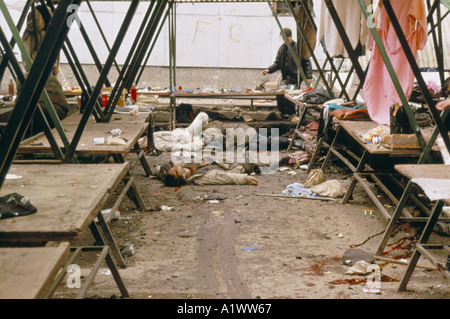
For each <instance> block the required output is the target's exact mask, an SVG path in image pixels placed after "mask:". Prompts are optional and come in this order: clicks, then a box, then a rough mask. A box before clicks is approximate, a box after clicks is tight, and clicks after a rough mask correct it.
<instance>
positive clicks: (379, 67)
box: [363, 0, 427, 125]
mask: <svg viewBox="0 0 450 319" xmlns="http://www.w3.org/2000/svg"><path fill="white" fill-rule="evenodd" d="M391 5H392V8H393V9H394V12H395V15H396V17H397V19H398V21H399V23H400V26H401V27H402V30H403V33H404V35H405V37H406V40H407V41H408V43H409V46H410V48H411V51H412V53H413V55H414V57H415V56H416V54H417V50H422V49H423V47H424V46H425V44H426V42H427V16H426V11H425V0H395V1H391ZM375 25H376V27H377V30H378V33H379V34H380V37H381V41H382V42H383V45H384V47H385V49H386V52H387V54H388V56H389V59H390V61H391V63H392V66H393V68H394V71H395V74H396V75H397V78H398V80H399V82H400V85H401V87H402V89H403V92H404V93H405V96H406V98H407V99H409V97H410V96H411V93H412V90H413V86H414V74H413V72H412V69H411V67H410V65H409V63H408V60H407V58H406V56H405V53H404V52H403V48H402V46H401V44H400V41H399V40H398V37H397V35H396V33H395V30H394V28H393V26H392V24H391V22H390V20H389V17H388V15H387V13H386V9H385V8H384V6H383V4H382V2H381V1H380V2H379V5H378V8H377V12H376V14H375ZM370 50H371V51H372V58H371V61H370V65H369V69H368V72H367V77H366V81H365V83H364V86H363V92H364V99H365V101H366V105H367V110H368V112H369V116H370V118H371V119H372V121H374V122H376V123H378V124H385V125H389V123H390V119H389V107H390V106H391V105H392V104H395V103H399V104H402V103H401V100H400V97H399V95H398V93H397V90H396V89H395V86H394V83H393V82H392V79H391V76H390V75H389V73H388V70H387V68H386V66H385V64H384V61H383V58H382V57H381V54H380V51H379V50H378V47H377V45H376V43H375V40H374V39H373V38H372V39H371V43H370Z"/></svg>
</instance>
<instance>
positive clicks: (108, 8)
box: [0, 1, 321, 68]
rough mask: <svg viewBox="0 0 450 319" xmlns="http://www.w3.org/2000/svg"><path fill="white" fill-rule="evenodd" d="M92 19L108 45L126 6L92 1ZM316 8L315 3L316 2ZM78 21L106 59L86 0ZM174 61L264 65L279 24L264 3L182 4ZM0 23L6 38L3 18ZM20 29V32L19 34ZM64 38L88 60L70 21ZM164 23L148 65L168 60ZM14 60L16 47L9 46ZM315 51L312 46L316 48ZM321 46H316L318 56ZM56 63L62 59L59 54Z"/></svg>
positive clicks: (277, 41) (132, 32) (14, 4)
mask: <svg viewBox="0 0 450 319" xmlns="http://www.w3.org/2000/svg"><path fill="white" fill-rule="evenodd" d="M6 3H7V6H8V8H9V10H10V13H11V15H12V16H13V19H14V20H15V21H17V19H18V18H19V16H20V13H21V9H22V8H23V3H24V1H6ZM91 5H92V7H93V8H94V11H95V14H96V16H97V19H98V20H99V21H100V22H101V26H102V29H103V32H104V33H105V36H106V38H107V39H108V42H109V45H110V46H112V44H113V41H114V40H115V37H116V34H117V32H118V30H119V28H120V26H121V23H122V21H123V18H124V16H125V14H126V11H127V9H128V6H129V3H127V2H114V1H111V2H106V1H92V2H91ZM148 5H149V2H141V4H140V5H139V7H138V10H137V13H136V15H135V16H134V18H133V22H132V25H131V26H130V28H129V31H128V33H127V36H126V37H125V39H124V40H123V44H122V47H121V49H120V51H119V53H118V56H117V62H118V63H119V64H122V63H123V62H124V61H125V59H126V57H127V54H128V52H129V50H130V48H131V46H132V43H133V40H134V39H135V37H136V33H137V30H138V28H139V26H140V24H141V21H142V19H143V16H144V14H145V11H146V8H147V7H148ZM317 7H318V6H317ZM79 12H80V13H79V16H80V19H81V22H82V23H83V25H84V27H85V29H86V30H87V32H88V34H89V38H90V40H91V42H92V44H93V46H94V48H95V50H96V52H97V54H98V55H99V57H100V60H101V61H102V62H104V61H106V58H107V56H108V49H107V47H106V45H105V43H104V41H103V39H102V38H101V36H100V33H99V31H98V29H97V27H96V25H95V23H94V19H93V17H92V15H91V13H90V12H89V8H88V6H87V4H86V3H82V5H81V7H80V11H79ZM176 13H177V20H176V27H177V32H176V41H177V56H176V63H177V66H180V67H216V68H217V67H220V68H265V67H268V66H269V65H270V64H271V63H272V62H273V60H274V59H275V55H276V52H277V49H278V47H279V46H280V45H281V43H282V39H281V36H280V29H279V26H278V24H277V22H276V20H275V18H274V17H273V16H272V12H271V10H270V8H269V5H268V4H267V3H265V2H261V3H245V2H240V3H232V2H231V3H195V4H194V3H184V4H177V8H176ZM279 19H280V21H281V24H282V25H283V27H285V26H288V27H291V29H292V30H293V32H294V34H295V33H296V32H295V31H296V26H295V20H294V18H293V17H281V16H280V17H279ZM0 24H1V26H2V28H3V30H4V31H5V33H6V34H7V36H8V38H9V37H10V31H9V28H8V27H7V25H6V22H5V21H0ZM22 32H23V31H21V34H22ZM69 38H70V40H71V42H72V44H73V45H74V47H75V48H76V49H77V56H78V58H79V59H80V61H81V63H87V64H91V63H93V62H94V61H93V59H92V57H91V56H90V53H89V51H88V49H87V47H86V45H85V42H84V40H83V38H82V36H81V33H80V31H79V29H77V27H76V25H75V24H74V27H73V28H72V29H71V30H70V32H69ZM168 38H169V37H168V27H167V23H166V24H165V26H164V27H163V29H162V31H161V34H160V36H159V37H158V40H157V43H156V45H155V47H154V49H153V52H152V55H151V57H150V59H149V61H148V63H147V64H148V65H153V66H168V65H169V44H168ZM14 51H15V52H17V56H18V57H19V59H20V54H19V50H18V49H17V48H15V50H14ZM316 51H317V50H316ZM320 53H321V49H320V48H318V54H319V55H320ZM61 62H63V63H64V62H66V59H65V57H64V55H63V54H62V55H61Z"/></svg>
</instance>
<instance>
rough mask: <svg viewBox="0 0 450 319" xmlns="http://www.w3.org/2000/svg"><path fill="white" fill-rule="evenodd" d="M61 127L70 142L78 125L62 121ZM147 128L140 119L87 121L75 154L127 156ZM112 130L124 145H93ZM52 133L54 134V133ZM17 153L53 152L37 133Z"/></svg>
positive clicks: (57, 139)
mask: <svg viewBox="0 0 450 319" xmlns="http://www.w3.org/2000/svg"><path fill="white" fill-rule="evenodd" d="M62 125H63V127H64V131H65V133H66V136H67V138H68V139H69V141H71V140H72V138H73V136H74V135H75V132H76V130H77V127H78V123H76V122H74V121H72V119H69V120H67V121H66V122H64V121H62ZM148 126H149V123H148V122H142V119H137V120H136V121H131V120H130V121H125V120H123V121H111V122H108V123H95V122H92V121H88V123H87V124H86V127H85V129H84V130H83V133H82V135H81V138H80V141H79V143H78V145H77V149H76V154H77V155H80V154H123V153H125V154H128V153H129V152H130V151H131V150H132V148H133V147H134V145H135V144H136V142H137V140H138V139H139V138H140V137H141V136H142V135H143V134H144V133H145V132H146V131H147V129H148ZM114 129H120V130H121V132H122V133H121V134H120V136H119V137H121V138H122V139H124V140H125V142H126V143H125V144H124V145H109V144H95V143H94V139H96V138H104V139H105V140H106V138H108V136H111V133H109V132H110V131H111V130H114ZM54 132H55V133H56V131H54ZM54 136H55V139H56V142H57V143H58V145H59V146H60V147H63V143H62V141H61V139H60V138H59V135H57V134H54ZM18 153H53V151H52V149H51V147H50V143H49V142H48V140H47V138H46V136H45V135H44V134H43V133H39V134H37V135H35V136H33V137H30V138H28V139H26V140H24V141H22V143H21V145H20V147H19V149H18Z"/></svg>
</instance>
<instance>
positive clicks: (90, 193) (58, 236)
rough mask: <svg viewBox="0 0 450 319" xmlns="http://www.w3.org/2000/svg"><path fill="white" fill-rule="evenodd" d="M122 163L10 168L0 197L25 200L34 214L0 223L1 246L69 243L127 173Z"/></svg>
mask: <svg viewBox="0 0 450 319" xmlns="http://www.w3.org/2000/svg"><path fill="white" fill-rule="evenodd" d="M129 165H130V164H129V163H128V162H125V163H122V164H52V165H45V164H40V165H38V164H31V165H12V166H11V168H10V169H9V171H8V174H14V175H16V176H21V178H18V179H6V180H5V183H4V185H3V187H2V189H1V190H0V196H5V195H7V194H10V193H18V194H20V195H23V196H27V197H28V198H29V199H30V202H31V204H32V205H33V206H35V207H36V208H37V209H38V211H37V212H36V213H34V214H31V215H28V216H21V217H15V218H7V219H2V220H0V242H45V241H52V240H54V241H61V240H74V239H76V238H77V236H78V235H79V234H80V233H81V232H82V231H84V230H85V229H87V227H88V226H89V225H90V224H91V222H92V221H93V219H94V217H95V216H96V215H97V214H98V212H99V211H100V209H102V208H103V206H104V205H105V203H106V200H107V198H108V196H109V195H110V193H111V191H112V190H113V189H114V187H116V186H117V183H118V182H119V181H120V180H121V179H122V178H123V176H124V174H126V172H128V170H129Z"/></svg>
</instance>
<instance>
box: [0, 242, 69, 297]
mask: <svg viewBox="0 0 450 319" xmlns="http://www.w3.org/2000/svg"><path fill="white" fill-rule="evenodd" d="M68 255H69V243H67V242H63V243H60V244H59V246H57V247H32V248H24V247H20V248H0V298H1V299H40V298H43V297H44V295H45V292H46V291H47V290H48V288H49V287H50V285H51V283H52V282H53V280H54V278H55V276H56V274H57V273H58V271H59V270H60V269H61V267H62V266H63V265H64V262H65V260H66V259H67V257H68Z"/></svg>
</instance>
